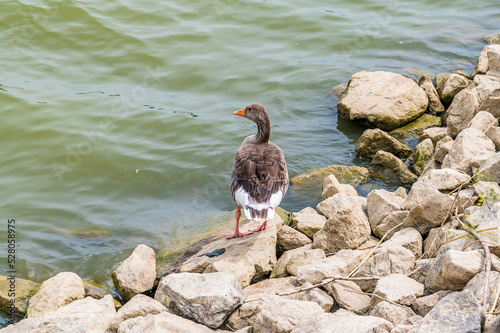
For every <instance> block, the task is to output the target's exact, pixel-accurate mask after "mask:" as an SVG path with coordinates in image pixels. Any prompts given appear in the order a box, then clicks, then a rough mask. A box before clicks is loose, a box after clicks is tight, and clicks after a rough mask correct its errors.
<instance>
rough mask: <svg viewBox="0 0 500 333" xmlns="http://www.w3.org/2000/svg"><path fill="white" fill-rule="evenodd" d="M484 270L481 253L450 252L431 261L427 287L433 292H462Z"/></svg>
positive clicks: (426, 277)
mask: <svg viewBox="0 0 500 333" xmlns="http://www.w3.org/2000/svg"><path fill="white" fill-rule="evenodd" d="M483 268H484V257H483V255H482V254H481V253H480V252H479V251H466V252H462V251H456V250H449V251H447V252H443V253H440V254H439V255H438V256H437V257H436V258H432V259H430V265H429V266H428V269H427V270H426V273H425V287H426V288H427V289H429V290H431V291H434V292H436V291H439V290H462V289H463V287H465V285H466V284H467V282H469V281H470V280H471V279H472V278H473V277H474V276H475V275H476V274H477V273H479V272H480V271H481V270H482V269H483Z"/></svg>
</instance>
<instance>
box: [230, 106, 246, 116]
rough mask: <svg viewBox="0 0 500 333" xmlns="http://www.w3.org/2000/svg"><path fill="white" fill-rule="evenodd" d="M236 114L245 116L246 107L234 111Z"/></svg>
mask: <svg viewBox="0 0 500 333" xmlns="http://www.w3.org/2000/svg"><path fill="white" fill-rule="evenodd" d="M233 114H235V115H237V116H241V117H244V116H245V108H243V109H241V110H238V111H234V113H233Z"/></svg>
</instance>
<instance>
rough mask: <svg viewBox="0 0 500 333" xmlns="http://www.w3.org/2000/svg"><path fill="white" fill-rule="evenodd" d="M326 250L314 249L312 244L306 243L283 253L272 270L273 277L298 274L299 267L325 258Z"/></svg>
mask: <svg viewBox="0 0 500 333" xmlns="http://www.w3.org/2000/svg"><path fill="white" fill-rule="evenodd" d="M325 258H326V256H325V251H323V250H322V249H313V248H312V245H305V246H302V247H299V248H297V249H293V250H289V251H286V252H285V253H283V255H282V256H281V257H280V258H279V259H278V261H277V262H276V265H275V266H274V268H273V270H272V271H271V279H275V278H280V277H285V276H288V275H297V268H298V267H300V266H304V265H307V264H310V263H314V262H316V261H319V260H321V259H325Z"/></svg>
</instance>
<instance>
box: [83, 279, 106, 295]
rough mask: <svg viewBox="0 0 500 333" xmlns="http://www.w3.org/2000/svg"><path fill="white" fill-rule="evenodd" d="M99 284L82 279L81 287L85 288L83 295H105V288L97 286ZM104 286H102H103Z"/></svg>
mask: <svg viewBox="0 0 500 333" xmlns="http://www.w3.org/2000/svg"><path fill="white" fill-rule="evenodd" d="M98 285H99V284H97V283H93V282H88V281H83V287H84V289H85V297H87V296H90V297H93V298H95V299H101V298H103V297H104V296H106V295H107V292H106V290H104V289H103V288H101V287H98ZM103 287H104V286H103Z"/></svg>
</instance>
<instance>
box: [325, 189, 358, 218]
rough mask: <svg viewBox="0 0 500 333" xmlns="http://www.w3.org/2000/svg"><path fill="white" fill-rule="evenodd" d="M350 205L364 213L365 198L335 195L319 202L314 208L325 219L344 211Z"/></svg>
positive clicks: (342, 194)
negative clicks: (357, 207)
mask: <svg viewBox="0 0 500 333" xmlns="http://www.w3.org/2000/svg"><path fill="white" fill-rule="evenodd" d="M352 205H356V206H359V207H360V208H361V209H362V210H363V212H364V211H366V198H362V197H353V196H348V195H347V194H345V193H337V194H335V195H333V196H331V197H329V198H328V199H325V200H323V201H321V202H320V203H319V204H318V205H317V206H316V208H318V210H319V211H320V212H321V213H322V214H323V215H325V216H326V217H327V218H331V217H334V216H335V215H337V214H338V212H340V211H343V210H346V209H347V208H349V207H351V206H352Z"/></svg>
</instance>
